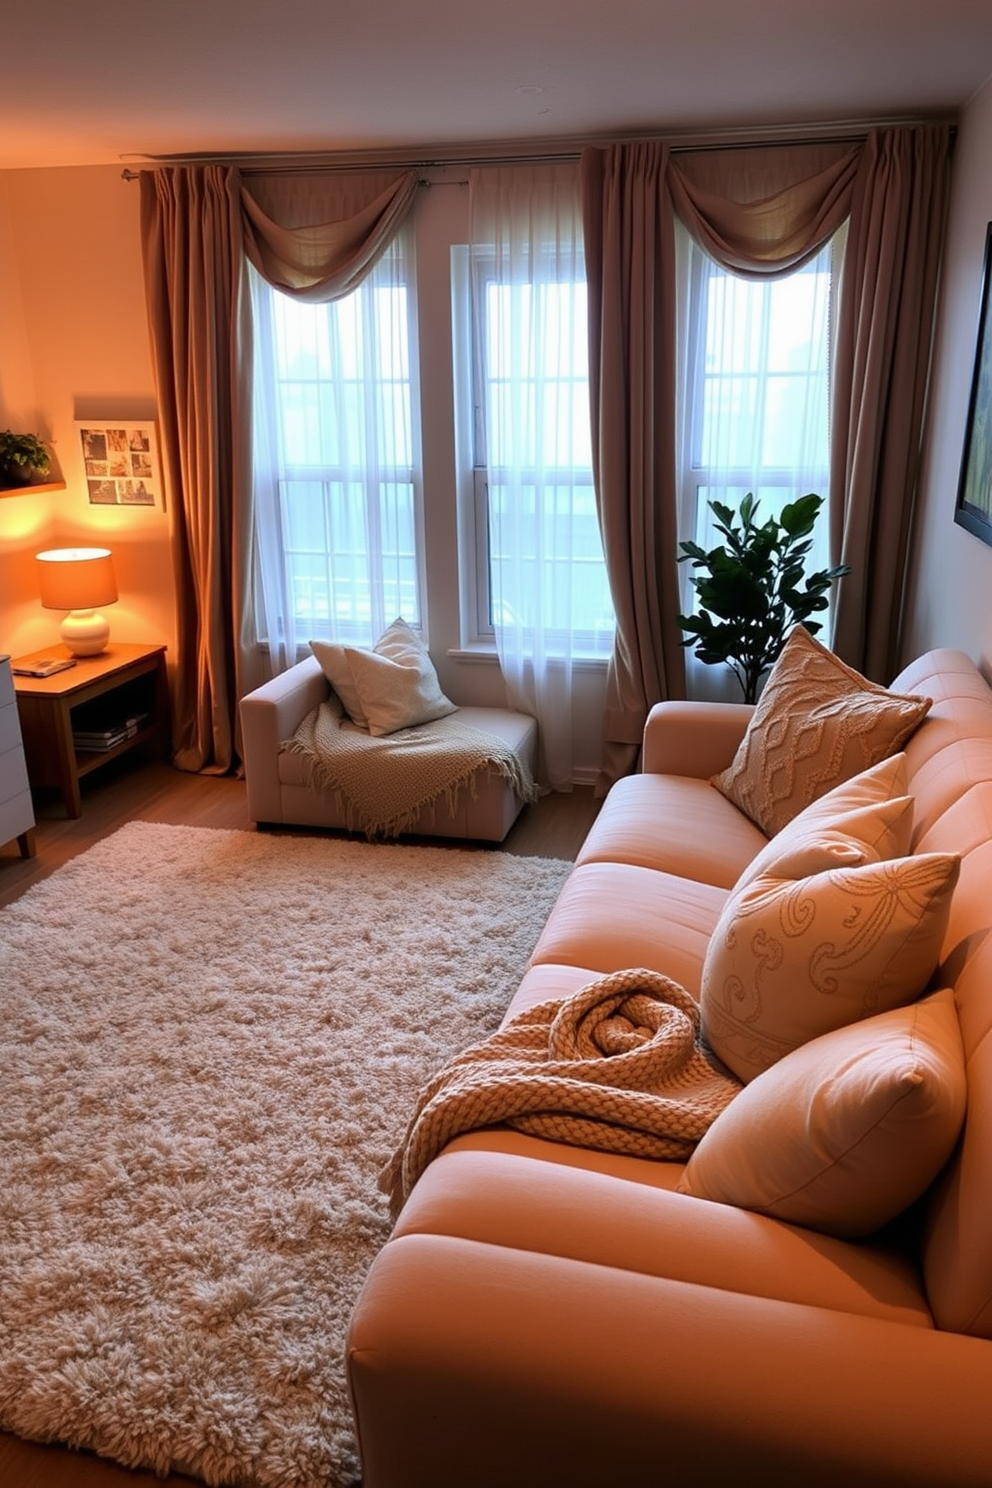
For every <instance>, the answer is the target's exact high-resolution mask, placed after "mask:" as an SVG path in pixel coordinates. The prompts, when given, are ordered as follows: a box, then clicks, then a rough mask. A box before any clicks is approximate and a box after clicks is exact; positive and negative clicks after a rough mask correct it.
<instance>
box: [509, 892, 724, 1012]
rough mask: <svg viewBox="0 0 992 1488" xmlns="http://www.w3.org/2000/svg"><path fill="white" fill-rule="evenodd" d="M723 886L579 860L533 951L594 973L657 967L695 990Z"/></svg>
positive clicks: (537, 960) (540, 959) (539, 957)
mask: <svg viewBox="0 0 992 1488" xmlns="http://www.w3.org/2000/svg"><path fill="white" fill-rule="evenodd" d="M726 898H727V891H726V890H725V889H719V888H714V887H713V886H712V885H710V884H700V883H693V881H692V880H691V879H687V878H679V877H677V876H676V875H675V874H672V873H663V872H660V871H658V870H657V869H652V868H640V867H636V866H634V865H633V864H630V863H583V864H582V865H581V866H580V867H578V868H576V869H575V871H574V872H573V873H572V875H571V877H570V878H569V879H568V881H567V882H566V884H565V887H564V888H563V889H562V891H561V894H560V895H559V897H558V902H557V904H556V905H555V908H554V911H553V913H552V915H551V918H550V919H549V920H548V922H547V924H546V925H545V927H544V929H543V931H542V932H541V935H540V938H539V940H538V942H537V945H536V946H535V947H534V951H533V954H532V956H531V964H532V965H539V964H541V963H544V962H552V963H557V964H558V965H561V966H569V965H572V966H582V967H587V968H590V969H592V970H593V971H594V972H595V973H596V975H597V976H602V975H605V974H606V973H607V972H611V971H620V970H623V969H625V968H627V967H641V966H643V967H646V968H647V969H648V970H649V971H660V972H662V973H663V974H664V975H665V976H668V977H671V978H672V980H673V981H675V982H678V983H680V985H681V986H683V987H685V989H686V991H688V992H691V993H692V995H693V996H694V997H697V998H698V996H699V990H700V980H701V975H702V966H703V959H704V957H705V955H706V948H707V946H708V944H709V940H710V936H711V935H712V933H713V929H714V927H715V925H716V922H717V920H718V918H719V916H720V911H721V910H722V908H723V905H724V903H725V901H726Z"/></svg>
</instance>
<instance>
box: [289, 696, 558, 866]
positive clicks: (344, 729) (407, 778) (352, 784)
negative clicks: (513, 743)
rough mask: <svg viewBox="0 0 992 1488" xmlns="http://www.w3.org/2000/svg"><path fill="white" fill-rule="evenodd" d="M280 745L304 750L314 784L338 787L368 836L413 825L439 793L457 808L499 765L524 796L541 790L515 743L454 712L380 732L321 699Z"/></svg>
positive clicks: (354, 822) (351, 818)
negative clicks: (370, 731)
mask: <svg viewBox="0 0 992 1488" xmlns="http://www.w3.org/2000/svg"><path fill="white" fill-rule="evenodd" d="M283 748H285V749H288V750H290V751H291V752H292V753H294V754H298V755H300V756H301V757H302V758H303V760H304V762H305V764H306V768H307V778H308V782H309V784H310V785H311V786H313V787H315V788H317V789H322V790H333V791H338V792H339V793H340V794H341V796H342V798H343V800H344V802H345V807H346V810H347V814H348V827H349V829H350V830H355V829H356V828H357V829H359V830H360V831H363V832H364V833H365V835H366V837H368V838H369V839H370V840H374V839H376V838H383V837H398V836H399V835H400V833H401V832H407V831H410V830H411V828H412V827H413V826H414V825H415V824H416V821H417V818H418V816H419V815H420V813H421V812H422V811H423V810H424V809H426V808H430V809H432V810H433V809H434V808H435V807H436V806H437V803H438V802H439V801H441V800H443V801H444V804H445V806H446V807H447V809H448V811H449V812H453V811H454V810H455V808H456V806H457V804H458V799H459V797H460V795H461V793H462V791H464V790H468V791H470V792H471V795H472V798H473V799H475V795H476V790H477V781H478V777H479V773H480V771H485V770H489V771H494V772H495V773H496V774H497V775H499V776H501V777H502V779H504V780H506V781H507V782H508V783H509V784H510V786H511V787H512V789H513V790H514V792H515V793H516V794H517V795H518V796H519V797H520V799H521V800H522V801H526V802H533V801H536V800H537V797H538V791H537V787H536V785H535V784H534V780H533V777H532V776H531V773H530V771H529V770H528V769H527V767H526V765H525V764H524V763H523V762H522V761H521V760H520V759H519V757H518V756H517V755H516V754H515V753H514V752H513V750H512V749H511V748H510V746H509V745H508V744H506V743H504V741H503V740H502V739H500V738H498V737H497V736H496V735H495V734H489V733H486V732H485V731H484V730H482V729H477V728H472V727H471V726H470V725H469V724H466V723H462V722H460V720H459V718H458V715H457V713H454V714H450V715H449V716H448V717H446V718H438V719H435V720H434V721H433V722H432V723H421V724H418V725H417V727H416V728H408V729H400V730H399V732H397V733H395V734H388V735H387V736H386V737H385V738H382V739H376V738H373V737H372V736H371V735H370V734H367V733H365V732H364V730H362V729H357V728H355V727H354V726H353V725H351V724H348V723H342V721H341V718H340V717H339V715H338V714H337V713H336V712H335V710H334V709H333V708H331V707H329V706H328V704H327V703H321V704H320V706H319V707H317V708H314V709H313V711H312V712H310V713H308V714H307V716H306V718H304V720H303V722H302V723H301V724H300V726H299V728H298V729H297V730H296V733H295V734H294V735H293V737H292V739H289V740H287V741H286V742H285V743H284V745H283Z"/></svg>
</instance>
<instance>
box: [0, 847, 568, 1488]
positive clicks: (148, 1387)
mask: <svg viewBox="0 0 992 1488" xmlns="http://www.w3.org/2000/svg"><path fill="white" fill-rule="evenodd" d="M570 867H571V865H570V864H568V863H563V862H559V861H556V860H549V859H534V858H516V857H512V856H510V855H508V854H505V853H494V852H491V851H485V850H482V851H473V850H470V849H446V848H440V847H408V846H396V845H392V844H390V845H376V846H372V845H369V844H367V843H358V842H350V841H341V840H339V839H330V838H316V837H290V836H283V835H275V836H270V835H263V834H254V833H250V832H229V831H214V830H206V829H199V828H189V827H167V826H158V825H151V824H148V823H141V822H135V823H132V824H131V825H129V826H127V827H125V828H124V829H123V830H122V831H120V832H117V833H116V834H115V835H114V836H112V837H110V838H108V839H107V840H106V841H104V842H102V843H100V844H98V845H97V846H96V847H94V848H92V849H90V851H88V852H87V853H85V854H83V855H82V856H81V857H79V858H77V859H75V860H74V861H73V862H71V863H69V864H68V865H67V866H65V867H64V868H62V869H60V870H59V871H58V872H57V873H55V874H53V875H52V877H50V878H49V879H47V880H45V881H44V882H43V883H41V884H39V885H38V886H37V887H35V888H34V889H32V890H31V891H30V892H29V893H28V894H27V895H26V896H25V897H24V898H23V899H21V900H20V901H18V902H16V903H14V904H13V905H11V906H10V907H8V908H6V909H4V910H2V911H0V1007H2V1019H0V1427H3V1428H4V1429H7V1430H9V1431H13V1432H16V1433H18V1434H20V1435H22V1436H26V1437H30V1438H34V1439H38V1440H45V1441H63V1442H68V1443H70V1444H72V1445H74V1446H79V1447H87V1448H91V1449H92V1450H94V1451H96V1452H99V1453H102V1454H104V1455H106V1456H108V1457H112V1458H116V1459H117V1460H119V1461H120V1462H123V1463H126V1464H128V1465H131V1466H145V1467H150V1468H153V1469H155V1470H158V1471H160V1472H165V1471H167V1470H169V1469H170V1468H175V1469H180V1470H183V1471H186V1472H191V1473H193V1474H195V1475H197V1476H199V1477H202V1478H204V1479H205V1480H206V1481H207V1482H209V1483H243V1484H252V1485H266V1488H267V1485H272V1488H276V1485H279V1488H288V1485H293V1488H317V1485H322V1488H323V1485H327V1488H332V1485H333V1488H338V1485H343V1484H348V1483H351V1482H354V1481H355V1480H356V1479H357V1476H358V1462H357V1454H356V1450H355V1444H354V1440H353V1437H352V1433H351V1423H350V1413H349V1409H348V1401H347V1393H346V1387H345V1380H344V1371H343V1362H342V1354H343V1343H344V1335H345V1330H346V1327H347V1323H348V1318H349V1315H350V1312H351V1308H352V1305H353V1302H354V1299H355V1296H356V1294H357V1291H358V1288H359V1286H360V1284H361V1281H362V1278H363V1277H364V1274H365V1272H366V1270H367V1269H368V1266H369V1264H370V1262H371V1260H372V1258H373V1256H374V1254H375V1252H376V1251H377V1249H378V1248H379V1247H380V1246H381V1244H382V1243H383V1241H384V1240H385V1239H386V1236H387V1235H388V1231H389V1220H388V1213H387V1204H386V1199H385V1197H384V1196H383V1195H382V1194H381V1193H380V1192H379V1190H378V1188H377V1186H376V1178H377V1174H378V1172H379V1170H380V1169H381V1168H382V1166H383V1164H384V1163H385V1162H386V1161H387V1159H388V1158H389V1157H390V1155H391V1154H392V1152H393V1150H394V1148H395V1147H396V1144H397V1142H398V1141H399V1140H400V1138H401V1137H402V1134H403V1131H404V1129H405V1125H406V1122H407V1120H408V1118H409V1116H410V1114H411V1112H412V1110H413V1107H414V1104H415V1101H416V1097H417V1094H418V1092H419V1090H420V1087H421V1085H422V1084H423V1082H424V1081H425V1079H426V1078H427V1077H428V1076H429V1075H430V1074H431V1073H432V1072H433V1071H435V1070H436V1069H437V1068H439V1066H441V1065H442V1064H443V1063H444V1062H445V1061H446V1060H447V1059H448V1058H450V1056H451V1055H452V1054H454V1053H455V1052H456V1051H458V1050H460V1049H462V1048H464V1047H466V1046H467V1045H468V1044H470V1043H472V1042H474V1041H476V1040H478V1039H479V1038H480V1037H481V1036H484V1035H485V1034H488V1033H489V1032H491V1031H492V1030H493V1029H494V1028H495V1027H496V1026H497V1024H498V1023H499V1021H500V1019H501V1017H502V1015H503V1012H504V1010H505V1008H506V1004H507V1002H508V1001H509V998H510V996H511V995H512V993H513V991H514V990H515V988H516V985H517V983H518V981H519V979H520V977H521V975H522V973H523V971H524V969H525V965H526V960H527V957H528V955H529V953H530V951H531V949H532V948H533V945H534V943H535V941H536V940H537V937H538V934H539V932H540V929H541V926H542V925H543V923H544V920H545V919H546V917H547V914H548V912H549V910H550V909H551V906H552V904H553V903H554V900H555V897H556V896H557V893H558V891H559V889H560V888H561V885H562V883H563V882H564V880H565V878H566V876H567V874H568V872H569V869H570Z"/></svg>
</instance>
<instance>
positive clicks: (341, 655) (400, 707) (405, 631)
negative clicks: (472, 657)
mask: <svg viewBox="0 0 992 1488" xmlns="http://www.w3.org/2000/svg"><path fill="white" fill-rule="evenodd" d="M310 649H311V651H312V652H313V654H314V656H316V658H317V660H318V661H319V662H320V665H321V667H322V669H323V672H324V675H325V676H326V678H327V680H328V681H329V682H330V684H331V686H332V687H333V688H334V691H335V692H336V693H337V695H338V697H339V698H340V699H341V702H342V703H343V705H344V708H345V711H346V712H347V714H348V716H349V717H350V718H351V720H352V722H353V723H356V724H357V725H358V727H359V728H365V729H368V731H369V733H370V734H372V735H373V737H374V738H382V737H384V736H385V735H386V734H395V733H396V732H397V731H398V730H399V729H404V728H415V727H416V726H417V724H419V723H430V722H431V721H432V720H433V719H435V718H444V717H445V716H446V715H447V714H449V713H455V712H457V706H456V704H455V703H453V702H451V701H450V699H448V698H446V697H445V695H444V693H443V692H442V691H441V684H440V682H439V681H438V675H437V672H436V671H435V670H434V663H433V662H432V661H431V658H430V654H429V652H428V650H427V647H426V646H425V645H424V643H423V641H421V639H420V637H419V636H417V635H415V634H414V632H413V631H412V630H411V629H410V627H409V625H407V623H406V621H405V620H394V621H393V623H392V625H390V626H389V627H388V629H386V630H384V631H383V633H382V635H381V636H380V637H379V639H378V640H377V641H376V643H375V646H374V647H373V649H372V650H371V651H369V650H368V649H367V648H365V647H362V646H339V645H335V644H332V643H331V642H328V641H311V642H310Z"/></svg>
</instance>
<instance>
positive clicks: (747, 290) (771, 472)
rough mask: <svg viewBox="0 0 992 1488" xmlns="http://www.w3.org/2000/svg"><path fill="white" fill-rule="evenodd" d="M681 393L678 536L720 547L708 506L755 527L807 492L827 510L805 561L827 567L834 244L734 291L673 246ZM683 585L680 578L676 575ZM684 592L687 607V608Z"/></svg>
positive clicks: (687, 247) (707, 264) (721, 272)
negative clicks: (755, 520) (752, 516)
mask: <svg viewBox="0 0 992 1488" xmlns="http://www.w3.org/2000/svg"><path fill="white" fill-rule="evenodd" d="M680 249H681V252H682V253H683V255H684V257H683V265H684V271H683V275H682V280H681V282H682V284H683V286H684V294H685V317H684V330H685V335H684V343H683V344H684V353H685V355H684V367H685V383H684V390H683V406H682V419H681V443H682V451H683V454H682V469H683V477H682V495H681V511H680V530H681V532H682V533H683V534H684V535H686V536H691V537H692V538H694V540H695V541H696V542H698V543H700V544H701V545H702V546H704V547H710V546H712V545H713V544H714V543H715V542H716V541H717V540H718V538H717V535H716V534H715V533H714V530H713V517H712V514H711V513H710V511H709V509H708V505H707V503H708V502H710V501H714V500H717V501H724V502H726V503H727V504H728V505H730V506H734V507H736V506H738V505H739V504H740V501H741V498H742V497H743V496H744V495H746V493H747V492H748V491H753V492H754V494H755V495H756V496H757V497H758V498H759V499H760V501H761V508H760V509H759V515H760V514H761V512H762V511H763V512H764V513H765V514H766V515H772V514H777V513H778V512H779V511H780V510H781V508H782V507H783V506H784V505H785V504H786V503H787V502H788V501H791V500H794V499H795V498H796V497H797V496H801V495H804V494H805V493H806V492H807V491H815V492H817V493H818V494H819V495H821V496H822V497H823V498H824V507H823V510H822V511H821V515H820V521H819V523H818V526H817V531H816V534H815V539H814V548H813V551H812V552H811V555H810V560H809V562H810V565H811V567H813V568H819V567H825V566H827V565H828V564H829V558H828V549H827V515H826V514H827V502H828V501H829V472H830V448H829V444H830V330H831V305H832V295H833V292H834V260H835V255H836V254H837V253H838V252H839V245H838V244H837V242H836V240H835V242H834V244H832V245H829V244H828V245H827V246H826V247H825V248H823V249H822V250H821V251H820V253H819V254H818V255H817V256H816V257H815V258H814V259H812V260H811V261H810V262H809V263H807V264H805V265H804V266H803V267H802V268H800V269H797V270H796V271H795V273H793V274H790V275H788V276H786V277H785V278H779V279H760V280H758V279H743V278H739V277H737V276H735V275H733V274H730V273H728V272H727V271H726V270H725V269H722V268H721V267H720V266H719V265H718V264H716V263H714V262H713V261H712V260H711V259H710V258H708V257H707V256H706V254H704V253H703V251H702V249H700V248H699V247H698V246H697V245H696V244H695V243H694V242H692V241H691V240H690V239H689V237H688V234H683V235H682V241H681V242H680ZM683 578H685V573H684V572H683ZM694 592H695V591H694V590H692V589H691V586H690V590H689V592H688V593H687V594H686V598H685V602H687V603H691V602H692V597H693V595H694Z"/></svg>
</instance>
